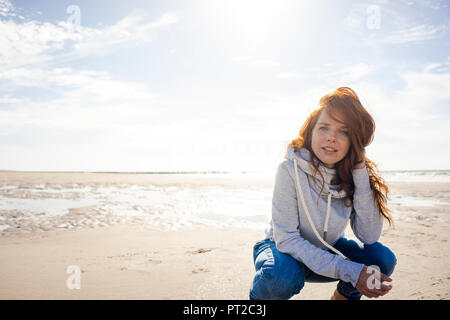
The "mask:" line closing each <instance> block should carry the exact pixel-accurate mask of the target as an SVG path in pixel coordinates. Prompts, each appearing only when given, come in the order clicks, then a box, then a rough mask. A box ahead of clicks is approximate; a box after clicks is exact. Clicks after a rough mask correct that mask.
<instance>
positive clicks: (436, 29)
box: [382, 24, 449, 44]
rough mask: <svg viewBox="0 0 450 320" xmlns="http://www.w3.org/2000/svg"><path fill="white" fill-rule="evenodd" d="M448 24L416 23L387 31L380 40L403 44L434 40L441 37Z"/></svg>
mask: <svg viewBox="0 0 450 320" xmlns="http://www.w3.org/2000/svg"><path fill="white" fill-rule="evenodd" d="M448 26H449V24H443V25H427V24H422V25H417V26H413V27H409V28H405V29H402V30H399V31H395V32H391V33H388V34H387V35H386V36H384V37H383V38H382V42H386V43H391V44H404V43H414V42H420V41H428V40H434V39H438V38H440V37H442V36H443V35H444V34H445V33H446V32H447V31H448Z"/></svg>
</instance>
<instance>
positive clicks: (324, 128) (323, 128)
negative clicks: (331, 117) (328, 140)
mask: <svg viewBox="0 0 450 320" xmlns="http://www.w3.org/2000/svg"><path fill="white" fill-rule="evenodd" d="M319 130H322V131H325V130H327V127H319Z"/></svg>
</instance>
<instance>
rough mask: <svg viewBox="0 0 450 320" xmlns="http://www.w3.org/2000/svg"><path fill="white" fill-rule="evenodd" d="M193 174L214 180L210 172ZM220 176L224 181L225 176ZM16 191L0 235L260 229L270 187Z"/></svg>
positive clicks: (447, 175)
mask: <svg viewBox="0 0 450 320" xmlns="http://www.w3.org/2000/svg"><path fill="white" fill-rule="evenodd" d="M147 174H151V173H147ZM168 174H170V173H168ZM178 174H179V173H178ZM186 174H189V173H186ZM195 174H202V175H210V176H211V177H213V176H217V173H211V172H206V173H195ZM229 174H230V175H232V176H233V177H234V178H236V177H238V178H242V179H246V180H249V179H250V180H251V179H254V178H256V177H258V178H261V177H266V178H268V179H271V178H272V179H273V175H271V174H264V173H247V172H243V173H229ZM381 174H382V176H383V177H384V178H385V180H386V181H387V182H450V170H422V171H384V172H381ZM220 175H221V176H222V177H224V176H226V175H227V173H223V172H222V173H220ZM246 185H249V184H246ZM250 185H251V184H250ZM20 188H22V186H20V185H9V184H7V183H3V184H0V232H6V231H8V229H9V230H11V229H23V230H25V231H30V232H31V231H34V230H35V229H36V228H31V227H30V225H35V226H37V229H38V231H43V230H44V231H45V230H51V229H55V228H57V229H73V228H79V227H102V226H107V225H111V224H120V223H140V224H142V223H148V224H151V225H155V226H158V227H161V228H162V229H163V230H178V229H180V228H185V227H191V226H196V225H207V226H214V227H219V228H228V227H237V228H251V229H265V228H267V226H268V222H269V221H270V215H271V206H272V205H271V200H272V192H273V190H272V188H269V187H267V186H261V187H259V186H258V185H257V184H255V185H251V186H248V187H242V186H239V187H236V186H223V185H222V186H220V185H217V186H215V185H207V186H204V187H202V188H198V187H195V186H192V187H189V186H182V185H170V186H156V185H146V186H141V185H130V186H127V187H123V186H114V185H111V186H108V185H106V186H100V187H95V186H82V185H78V186H77V187H74V188H56V189H52V188H51V187H47V186H46V185H38V186H34V188H27V189H26V192H25V193H23V192H22V193H21V192H19V191H20V190H19V189H20ZM390 201H391V204H395V205H410V206H411V205H420V206H430V207H433V206H439V205H442V202H439V201H438V199H433V198H423V199H422V198H418V197H411V196H402V195H395V196H394V197H393V198H392V199H390ZM449 205H450V204H449ZM80 212H81V213H80ZM48 221H51V222H52V223H50V224H49V223H47V222H48ZM43 226H45V227H43Z"/></svg>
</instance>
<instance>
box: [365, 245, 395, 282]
mask: <svg viewBox="0 0 450 320" xmlns="http://www.w3.org/2000/svg"><path fill="white" fill-rule="evenodd" d="M364 249H365V251H367V253H368V259H369V262H368V264H370V265H377V266H378V267H379V268H380V271H381V272H382V273H384V274H385V275H387V276H390V275H391V274H392V273H393V272H394V268H395V266H396V264H397V258H396V257H395V254H394V253H393V252H392V251H391V250H390V249H389V248H388V247H386V246H384V245H382V244H381V243H380V242H375V243H373V244H371V245H364Z"/></svg>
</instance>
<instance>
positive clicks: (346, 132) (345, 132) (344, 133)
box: [340, 130, 348, 136]
mask: <svg viewBox="0 0 450 320" xmlns="http://www.w3.org/2000/svg"><path fill="white" fill-rule="evenodd" d="M340 133H342V134H343V135H346V136H348V131H345V130H341V131H340Z"/></svg>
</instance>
